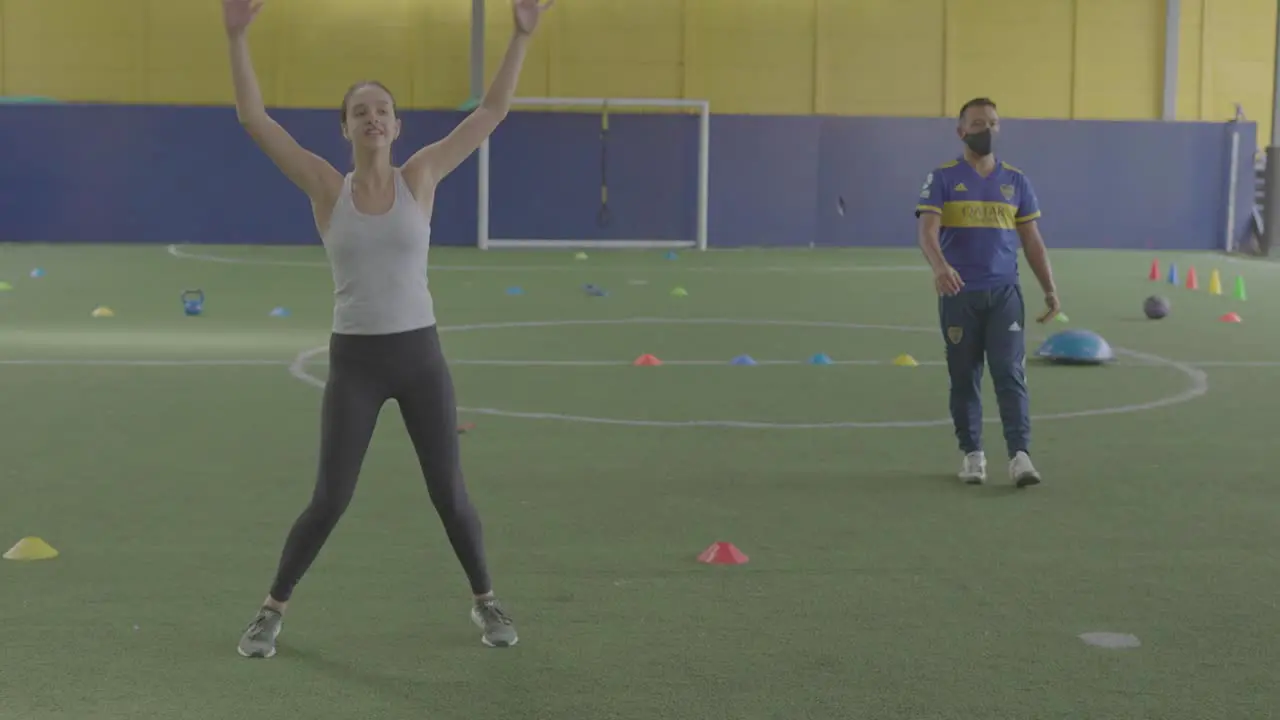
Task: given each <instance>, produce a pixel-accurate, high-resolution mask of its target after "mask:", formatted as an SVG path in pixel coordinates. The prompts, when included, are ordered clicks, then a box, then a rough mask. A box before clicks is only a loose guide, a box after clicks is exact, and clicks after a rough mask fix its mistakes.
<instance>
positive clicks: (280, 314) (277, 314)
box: [271, 307, 289, 317]
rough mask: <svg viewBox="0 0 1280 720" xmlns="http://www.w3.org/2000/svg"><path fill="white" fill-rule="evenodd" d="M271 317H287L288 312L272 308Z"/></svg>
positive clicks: (280, 308)
mask: <svg viewBox="0 0 1280 720" xmlns="http://www.w3.org/2000/svg"><path fill="white" fill-rule="evenodd" d="M271 317H289V311H288V310H286V309H284V308H282V307H278V308H274V309H273V310H272V311H271Z"/></svg>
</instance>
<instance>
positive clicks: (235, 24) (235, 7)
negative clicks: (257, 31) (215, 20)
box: [222, 0, 263, 37]
mask: <svg viewBox="0 0 1280 720" xmlns="http://www.w3.org/2000/svg"><path fill="white" fill-rule="evenodd" d="M262 4H263V0H222V21H223V23H225V24H226V26H227V35H230V36H232V37H234V36H236V35H242V34H244V32H245V31H246V30H248V29H249V24H250V23H252V22H253V19H254V18H255V17H257V16H258V11H259V10H261V9H262Z"/></svg>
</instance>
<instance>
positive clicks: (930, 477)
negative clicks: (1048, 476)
mask: <svg viewBox="0 0 1280 720" xmlns="http://www.w3.org/2000/svg"><path fill="white" fill-rule="evenodd" d="M847 477H848V476H847V475H844V476H842V478H847ZM857 477H861V478H865V479H875V480H887V481H889V482H891V483H894V484H895V485H896V484H899V483H904V482H907V483H909V482H914V481H919V480H925V481H928V482H931V483H941V484H943V485H945V486H947V487H948V488H949V489H950V490H951V492H954V493H957V494H960V493H969V494H975V493H976V494H977V495H979V496H981V497H988V498H999V497H1007V496H1010V495H1017V494H1019V493H1025V492H1032V491H1033V490H1034V488H1022V489H1019V488H1017V487H1015V486H1014V485H1013V482H1012V481H1010V480H1008V478H1007V477H1006V476H1005V475H1001V474H999V473H998V472H997V473H992V474H988V476H987V482H986V483H984V484H982V485H966V484H964V482H962V481H961V480H960V478H958V477H956V475H955V473H943V472H915V471H908V470H898V471H890V472H876V473H859V475H858V476H857Z"/></svg>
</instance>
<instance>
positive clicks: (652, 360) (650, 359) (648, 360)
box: [632, 353, 662, 367]
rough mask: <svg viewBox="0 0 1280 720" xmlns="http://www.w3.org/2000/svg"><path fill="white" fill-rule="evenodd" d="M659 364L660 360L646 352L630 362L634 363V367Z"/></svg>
mask: <svg viewBox="0 0 1280 720" xmlns="http://www.w3.org/2000/svg"><path fill="white" fill-rule="evenodd" d="M661 364H662V361H661V360H659V359H658V358H656V357H654V356H653V355H650V354H648V353H645V354H644V355H641V356H640V357H638V358H636V361H635V362H634V363H632V365H635V366H636V367H655V366H658V365H661Z"/></svg>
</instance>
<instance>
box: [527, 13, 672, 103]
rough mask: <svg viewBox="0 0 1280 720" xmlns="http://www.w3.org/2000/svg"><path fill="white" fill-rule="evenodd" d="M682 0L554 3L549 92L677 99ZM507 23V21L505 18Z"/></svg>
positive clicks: (548, 17) (568, 95) (589, 95)
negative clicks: (553, 35) (553, 31)
mask: <svg viewBox="0 0 1280 720" xmlns="http://www.w3.org/2000/svg"><path fill="white" fill-rule="evenodd" d="M684 5H685V3H684V0H646V2H639V3H637V2H634V1H633V0H592V1H591V2H587V3H582V2H579V3H568V2H566V3H563V4H562V5H557V6H556V8H555V11H554V12H553V14H552V15H549V16H547V20H548V22H549V24H554V25H555V33H554V34H555V38H554V40H553V42H551V43H550V48H549V50H550V63H551V64H550V68H549V87H548V94H549V95H555V96H560V97H658V98H678V97H680V96H681V92H682V91H683V85H684V77H683V62H684V37H683V36H684ZM504 20H505V21H506V24H507V25H508V26H510V22H511V21H510V19H509V17H508V18H504Z"/></svg>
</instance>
